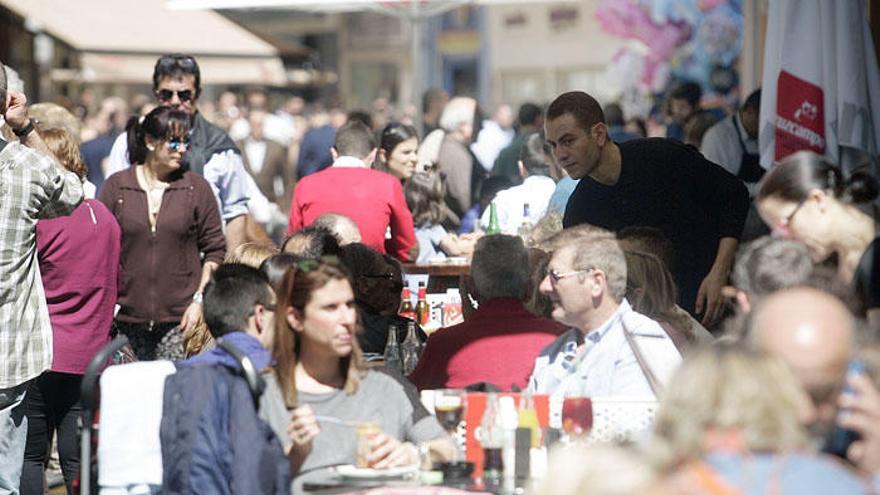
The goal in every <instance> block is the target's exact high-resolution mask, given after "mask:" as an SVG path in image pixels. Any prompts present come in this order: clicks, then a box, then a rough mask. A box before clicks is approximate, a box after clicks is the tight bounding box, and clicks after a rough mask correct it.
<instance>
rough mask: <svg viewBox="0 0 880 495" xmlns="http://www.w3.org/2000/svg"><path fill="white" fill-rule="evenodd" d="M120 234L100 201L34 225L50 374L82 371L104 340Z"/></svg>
mask: <svg viewBox="0 0 880 495" xmlns="http://www.w3.org/2000/svg"><path fill="white" fill-rule="evenodd" d="M120 239H121V232H120V230H119V225H118V224H117V223H116V219H115V218H113V214H112V213H110V211H109V210H108V209H107V207H105V206H104V205H103V204H102V203H101V202H100V201H96V200H94V199H87V200H85V201H83V202H82V204H80V205H79V206H78V207H77V208H76V210H74V212H73V213H71V214H70V216H67V217H58V218H53V219H51V220H40V221H39V222H38V223H37V258H38V260H39V264H40V273H41V276H42V279H43V287H44V289H45V291H46V302H47V303H48V306H49V320H50V321H51V323H52V341H53V344H52V356H53V358H52V371H58V372H62V373H73V374H78V375H81V374H83V373H85V370H86V366H87V365H88V363H89V360H91V359H92V357H93V356H94V355H95V353H96V352H98V349H100V348H101V347H103V346H104V345H106V344H107V343H108V342H109V341H110V327H111V325H112V323H113V309H114V306H115V305H116V286H117V276H118V272H119V249H120Z"/></svg>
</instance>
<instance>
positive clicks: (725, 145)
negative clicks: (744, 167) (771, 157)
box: [700, 113, 758, 175]
mask: <svg viewBox="0 0 880 495" xmlns="http://www.w3.org/2000/svg"><path fill="white" fill-rule="evenodd" d="M734 121H735V122H734ZM740 140H742V143H743V144H744V145H745V147H746V151H747V152H748V153H752V154H755V155H757V154H758V140H757V139H752V138H750V137H749V135H748V133H746V131H745V128H744V127H743V125H742V120H740V118H739V114H738V113H735V114H733V115H730V116H728V117H725V118H723V119H721V120H720V121H718V123H717V124H715V125H713V126H712V127H710V128H709V130H707V131H706V134H705V135H704V136H703V141H702V143H700V152H701V153H703V156H705V157H706V158H707V159H708V160H709V161H711V162H714V163H717V164H718V165H721V167H722V168H724V169H725V170H727V171H728V172H730V173H732V174H733V175H736V174H738V173H739V165H740V162H741V161H742V156H743V152H742V146H740Z"/></svg>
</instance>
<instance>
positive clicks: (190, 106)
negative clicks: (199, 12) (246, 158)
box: [107, 53, 253, 249]
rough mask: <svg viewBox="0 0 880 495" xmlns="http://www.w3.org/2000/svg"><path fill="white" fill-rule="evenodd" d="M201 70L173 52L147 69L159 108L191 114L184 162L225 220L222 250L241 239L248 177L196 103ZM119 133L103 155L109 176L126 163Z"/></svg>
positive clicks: (238, 154)
mask: <svg viewBox="0 0 880 495" xmlns="http://www.w3.org/2000/svg"><path fill="white" fill-rule="evenodd" d="M201 89H202V88H201V72H200V70H199V65H198V63H197V62H196V60H195V59H194V58H193V57H191V56H188V55H183V54H179V53H175V54H170V55H163V56H161V57H159V59H158V60H157V61H156V65H155V68H154V69H153V94H154V95H155V97H156V100H157V101H158V102H159V104H160V105H162V106H167V107H173V108H175V109H178V110H182V111H184V112H186V113H188V114H189V115H191V116H192V127H191V130H190V142H189V146H188V149H187V153H186V155H184V159H183V160H184V162H183V163H184V165H185V166H186V167H188V168H189V170H192V171H193V172H196V173H198V174H201V175H203V176H204V177H205V179H207V181H208V183H209V184H210V185H211V190H212V191H213V192H214V196H215V197H216V198H217V203H218V205H219V207H220V215H221V216H222V217H223V221H224V222H225V224H226V228H225V234H226V243H227V247H228V249H233V248H234V247H235V246H238V245H239V244H242V243H244V242H245V241H246V240H247V236H248V234H247V227H248V220H247V219H248V216H249V214H248V201H249V200H250V196H251V191H252V188H251V184H250V183H249V181H250V182H253V179H252V178H250V177H248V175H247V171H246V170H245V169H244V164H243V162H242V159H241V152H240V151H239V150H238V148H237V147H236V145H235V143H234V142H233V141H232V139H231V138H230V137H229V136H228V135H227V134H226V132H225V131H223V130H222V129H220V128H219V127H217V126H215V125H213V124H211V123H210V122H208V120H207V119H205V117H204V116H202V114H201V113H199V111H198V107H197V105H196V103H197V101H198V98H199V95H200V94H201ZM125 135H126V134H125V133H122V134H121V135H120V136H119V137H118V138H117V139H116V142H115V143H114V144H113V149H112V150H111V151H110V157H109V158H108V171H107V176H108V177H109V176H110V175H111V174H113V173H114V172H118V171H120V170H123V169H125V168H128V167H129V166H131V163H130V161H129V158H128V143H127V141H126V139H125Z"/></svg>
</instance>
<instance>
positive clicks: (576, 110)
mask: <svg viewBox="0 0 880 495" xmlns="http://www.w3.org/2000/svg"><path fill="white" fill-rule="evenodd" d="M566 114H568V115H571V116H572V117H574V119H575V120H576V121H577V123H578V126H580V128H581V129H582V130H583V131H584V132H589V130H590V129H591V128H592V127H593V126H594V125H596V124H598V123H599V122H603V123H604V122H605V113H604V112H603V111H602V106H601V105H599V102H598V101H596V99H595V98H593V97H592V96H590V95H588V94H587V93H584V92H583V91H569V92H568V93H562V94H561V95H559V96H557V97H556V99H555V100H553V103H551V104H550V106H549V107H548V108H547V120H553V119H556V118H559V117H562V116H563V115H566Z"/></svg>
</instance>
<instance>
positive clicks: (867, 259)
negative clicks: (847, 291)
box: [855, 237, 880, 309]
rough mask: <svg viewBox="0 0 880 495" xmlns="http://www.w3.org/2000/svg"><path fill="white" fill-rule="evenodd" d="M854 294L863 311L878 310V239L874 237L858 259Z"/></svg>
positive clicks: (879, 258) (879, 242)
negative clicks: (861, 304)
mask: <svg viewBox="0 0 880 495" xmlns="http://www.w3.org/2000/svg"><path fill="white" fill-rule="evenodd" d="M855 286H856V293H857V294H858V295H859V297H860V298H861V299H862V302H863V303H864V305H865V309H877V308H880V237H875V238H874V240H873V241H871V244H868V249H866V250H865V252H864V253H863V254H862V257H861V258H860V259H859V265H858V266H857V267H856V276H855Z"/></svg>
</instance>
